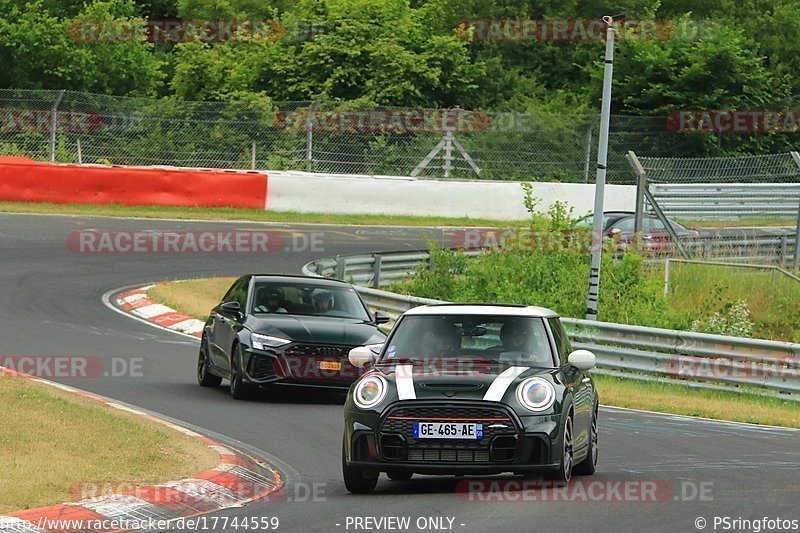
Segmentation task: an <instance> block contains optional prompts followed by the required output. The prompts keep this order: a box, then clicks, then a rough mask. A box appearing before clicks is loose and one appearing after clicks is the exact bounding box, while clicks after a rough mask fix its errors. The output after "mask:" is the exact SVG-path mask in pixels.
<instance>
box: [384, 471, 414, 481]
mask: <svg viewBox="0 0 800 533" xmlns="http://www.w3.org/2000/svg"><path fill="white" fill-rule="evenodd" d="M386 475H387V476H389V479H391V480H392V481H408V480H409V479H411V478H412V477H413V476H414V472H387V473H386Z"/></svg>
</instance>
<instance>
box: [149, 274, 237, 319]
mask: <svg viewBox="0 0 800 533" xmlns="http://www.w3.org/2000/svg"><path fill="white" fill-rule="evenodd" d="M235 279H236V278H208V279H190V280H185V281H173V282H170V283H164V284H161V285H156V286H155V287H153V288H152V289H150V290H149V291H147V294H148V295H149V296H150V298H153V299H154V300H156V301H157V302H158V303H161V304H164V305H166V306H167V307H171V308H172V309H175V310H176V311H180V312H181V313H184V314H187V315H189V316H193V317H195V318H197V319H199V320H205V319H206V318H208V312H209V311H210V310H211V308H212V307H214V306H215V305H217V304H218V303H219V302H220V299H221V298H222V297H223V296H225V291H227V290H228V289H229V288H230V286H231V284H232V283H233V281H234V280H235Z"/></svg>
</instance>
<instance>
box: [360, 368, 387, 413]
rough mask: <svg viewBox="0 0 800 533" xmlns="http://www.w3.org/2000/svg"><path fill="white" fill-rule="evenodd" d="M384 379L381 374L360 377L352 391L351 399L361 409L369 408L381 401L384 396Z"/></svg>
mask: <svg viewBox="0 0 800 533" xmlns="http://www.w3.org/2000/svg"><path fill="white" fill-rule="evenodd" d="M386 389H387V386H386V380H385V379H383V378H382V377H381V376H369V377H366V378H364V379H362V380H361V381H360V382H359V383H358V385H356V388H355V390H354V391H353V401H354V402H356V405H357V406H359V407H360V408H362V409H369V408H371V407H374V406H376V405H378V404H379V403H381V402H382V401H383V399H384V398H385V397H386Z"/></svg>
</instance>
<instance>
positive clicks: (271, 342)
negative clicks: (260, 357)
mask: <svg viewBox="0 0 800 533" xmlns="http://www.w3.org/2000/svg"><path fill="white" fill-rule="evenodd" d="M290 342H292V341H290V340H288V339H282V338H281V337H272V336H270V335H262V334H261V333H251V334H250V344H251V345H252V346H253V348H255V349H256V350H266V349H267V348H277V347H278V346H283V345H284V344H289V343H290Z"/></svg>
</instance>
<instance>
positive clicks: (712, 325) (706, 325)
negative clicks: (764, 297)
mask: <svg viewBox="0 0 800 533" xmlns="http://www.w3.org/2000/svg"><path fill="white" fill-rule="evenodd" d="M692 330H693V331H700V332H702V333H714V334H716V335H732V336H734V337H751V336H752V335H753V321H752V320H751V318H750V308H749V307H747V302H746V301H745V300H738V301H737V302H735V303H728V304H725V306H723V307H722V309H720V310H719V311H716V312H714V314H713V315H711V316H710V317H708V318H707V319H705V320H704V319H698V320H695V321H694V323H693V324H692Z"/></svg>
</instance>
